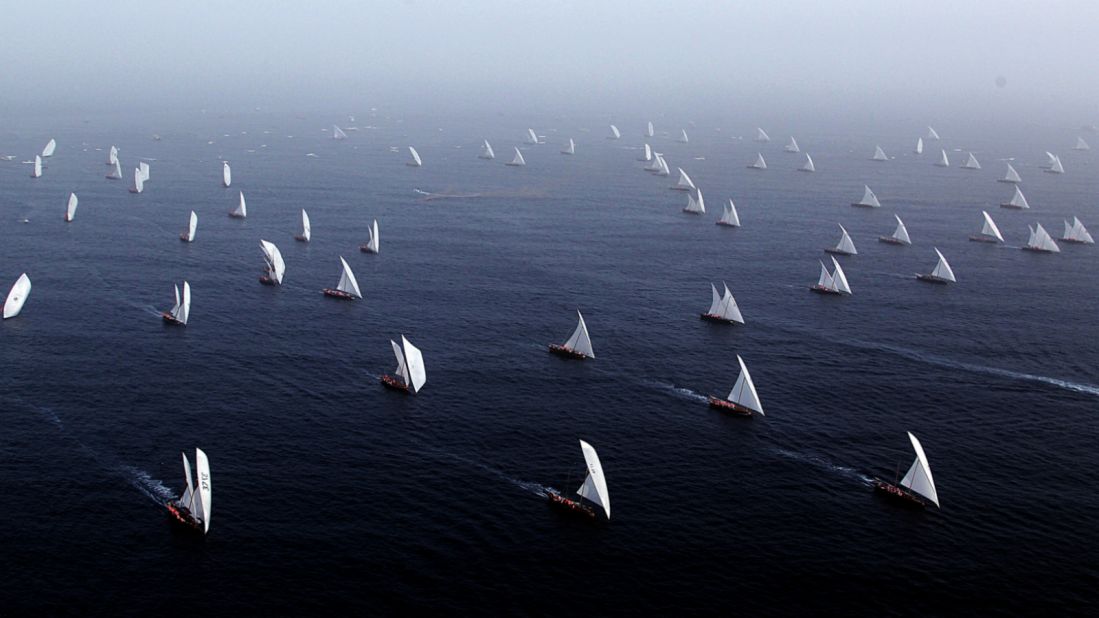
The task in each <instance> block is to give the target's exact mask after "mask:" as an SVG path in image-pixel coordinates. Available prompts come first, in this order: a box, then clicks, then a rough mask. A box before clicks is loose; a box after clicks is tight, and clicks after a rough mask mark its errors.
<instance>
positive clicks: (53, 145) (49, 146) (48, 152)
mask: <svg viewBox="0 0 1099 618" xmlns="http://www.w3.org/2000/svg"><path fill="white" fill-rule="evenodd" d="M56 151H57V140H55V139H53V138H52V137H51V138H50V141H48V142H46V146H45V148H43V149H42V158H43V159H45V158H46V157H52V156H53V153H54V152H56Z"/></svg>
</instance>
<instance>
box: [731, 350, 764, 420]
mask: <svg viewBox="0 0 1099 618" xmlns="http://www.w3.org/2000/svg"><path fill="white" fill-rule="evenodd" d="M736 361H737V364H739V365H740V374H739V375H737V378H736V384H734V385H733V390H731V391H729V395H728V396H727V397H726V398H725V399H726V400H728V401H731V402H733V403H734V404H736V405H738V406H741V407H743V408H747V409H749V410H751V411H752V412H755V413H756V414H759V415H760V416H766V415H765V414H763V405H762V404H761V403H760V402H759V393H757V392H756V385H755V383H753V382H752V376H751V374H749V373H748V367H747V366H746V365H745V364H744V359H743V358H741V357H740V355H739V354H737V357H736Z"/></svg>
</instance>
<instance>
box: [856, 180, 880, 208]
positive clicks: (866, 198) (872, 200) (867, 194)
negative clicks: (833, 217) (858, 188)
mask: <svg viewBox="0 0 1099 618" xmlns="http://www.w3.org/2000/svg"><path fill="white" fill-rule="evenodd" d="M862 187H863V192H862V199H861V200H859V201H857V202H853V203H852V204H851V205H852V206H865V207H866V208H881V202H879V201H878V196H877V195H874V192H873V191H871V190H870V187H869V186H868V185H863V186H862Z"/></svg>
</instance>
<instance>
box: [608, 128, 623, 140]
mask: <svg viewBox="0 0 1099 618" xmlns="http://www.w3.org/2000/svg"><path fill="white" fill-rule="evenodd" d="M620 137H622V133H621V132H620V131H619V130H618V127H616V126H614V125H613V124H612V125H611V134H610V135H608V136H607V139H618V138H620Z"/></svg>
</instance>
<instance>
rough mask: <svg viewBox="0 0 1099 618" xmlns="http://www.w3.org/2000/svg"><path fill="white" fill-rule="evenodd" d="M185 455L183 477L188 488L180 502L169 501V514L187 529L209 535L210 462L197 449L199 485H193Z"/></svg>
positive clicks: (211, 497) (211, 494) (211, 495)
mask: <svg viewBox="0 0 1099 618" xmlns="http://www.w3.org/2000/svg"><path fill="white" fill-rule="evenodd" d="M181 454H182V455H183V476H184V478H185V479H186V481H187V487H186V489H184V490H183V495H182V496H180V498H179V499H178V500H169V501H168V503H167V505H166V506H167V507H168V512H169V513H171V515H172V518H173V519H172V521H174V522H176V523H179V524H181V525H183V526H186V527H187V528H190V529H192V530H195V531H197V532H201V533H203V534H207V533H208V532H210V509H211V506H212V504H211V503H212V501H213V486H212V484H211V481H210V461H209V460H208V459H207V458H206V453H204V452H203V451H202V449H200V448H196V449H195V472H197V473H198V476H197V478H196V481H197V483H195V484H192V483H191V464H190V462H188V461H187V453H181Z"/></svg>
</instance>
